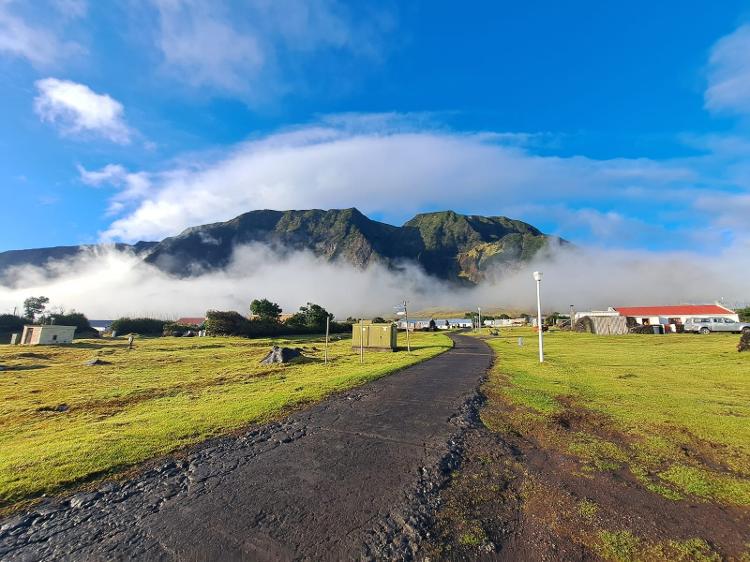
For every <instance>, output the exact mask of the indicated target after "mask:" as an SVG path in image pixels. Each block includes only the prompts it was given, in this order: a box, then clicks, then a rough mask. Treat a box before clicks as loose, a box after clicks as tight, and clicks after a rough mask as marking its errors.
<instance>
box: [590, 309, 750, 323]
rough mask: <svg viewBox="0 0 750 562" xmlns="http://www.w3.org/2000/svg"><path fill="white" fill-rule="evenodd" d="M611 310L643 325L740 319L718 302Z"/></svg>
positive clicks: (736, 320)
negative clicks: (696, 320) (692, 320)
mask: <svg viewBox="0 0 750 562" xmlns="http://www.w3.org/2000/svg"><path fill="white" fill-rule="evenodd" d="M613 310H615V311H616V312H617V313H618V314H619V315H620V316H625V317H628V318H635V320H636V322H638V323H639V324H644V325H647V324H649V325H654V324H684V323H685V322H686V321H687V320H688V318H729V319H730V320H733V321H735V322H739V320H740V317H739V316H738V315H737V313H736V312H734V311H733V310H730V309H728V308H725V307H723V306H721V305H719V304H681V305H676V306H616V307H614V309H613ZM576 316H577V315H576Z"/></svg>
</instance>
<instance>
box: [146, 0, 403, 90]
mask: <svg viewBox="0 0 750 562" xmlns="http://www.w3.org/2000/svg"><path fill="white" fill-rule="evenodd" d="M150 1H151V3H152V4H153V5H154V6H155V8H156V10H157V12H158V18H159V27H158V33H157V37H156V44H157V46H158V48H159V51H160V52H161V55H162V57H163V60H164V64H165V68H166V70H168V71H169V72H171V73H172V74H173V75H175V76H177V77H178V78H180V79H181V80H182V81H184V82H186V83H188V84H190V85H192V86H195V87H207V88H209V89H210V90H215V91H218V92H222V93H230V94H235V95H240V96H242V97H244V98H246V99H248V100H252V101H268V100H269V99H271V98H273V97H275V96H277V95H280V94H281V93H284V92H285V91H288V90H289V89H290V88H291V87H292V86H291V84H292V83H293V82H295V81H296V80H297V79H298V78H299V77H300V76H301V75H302V74H303V73H304V71H305V69H306V68H307V65H306V64H305V62H306V61H307V57H310V56H314V55H316V54H318V53H321V52H324V51H331V50H335V51H336V53H337V55H339V56H341V55H346V54H349V55H354V56H365V57H369V58H373V57H377V56H378V54H379V53H380V50H381V41H380V34H381V31H382V30H383V29H384V28H386V27H388V25H389V24H388V22H387V19H381V21H379V20H378V19H377V18H374V17H368V18H355V17H353V16H352V15H351V14H350V13H349V9H348V8H347V6H346V5H345V4H343V3H341V2H338V1H337V0H274V1H272V2H269V1H267V0H250V1H248V2H243V3H242V4H241V6H233V5H232V3H231V2H227V1H224V0H216V1H214V2H203V1H200V0H150ZM384 11H385V10H383V12H384Z"/></svg>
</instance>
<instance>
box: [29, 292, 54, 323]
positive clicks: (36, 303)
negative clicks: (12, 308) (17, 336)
mask: <svg viewBox="0 0 750 562" xmlns="http://www.w3.org/2000/svg"><path fill="white" fill-rule="evenodd" d="M48 303H49V299H48V298H47V297H29V298H27V299H26V300H25V301H23V310H24V313H25V314H26V318H28V319H29V320H31V321H32V322H33V321H34V319H35V318H36V317H37V316H41V315H42V313H44V309H45V308H47V304H48Z"/></svg>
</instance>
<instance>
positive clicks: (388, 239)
mask: <svg viewBox="0 0 750 562" xmlns="http://www.w3.org/2000/svg"><path fill="white" fill-rule="evenodd" d="M560 242H563V243H564V241H560V240H559V239H558V238H555V237H550V236H547V235H545V234H543V233H542V232H541V231H539V230H538V229H536V228H534V227H533V226H531V225H529V224H526V223H524V222H521V221H516V220H511V219H508V218H505V217H484V216H477V215H460V214H458V213H455V212H453V211H443V212H437V213H423V214H420V215H417V216H416V217H414V218H413V219H411V220H410V221H408V222H407V223H406V224H404V225H403V226H400V227H399V226H392V225H390V224H385V223H382V222H378V221H374V220H372V219H369V218H368V217H366V216H365V215H363V214H362V213H361V212H359V211H358V210H357V209H353V208H352V209H331V210H328V211H324V210H320V209H312V210H305V211H271V210H260V211H251V212H249V213H244V214H242V215H240V216H238V217H236V218H234V219H232V220H229V221H227V222H219V223H214V224H206V225H202V226H195V227H191V228H188V229H186V230H185V231H183V232H182V233H180V234H179V235H177V236H172V237H170V238H165V239H164V240H162V241H161V242H158V243H156V242H139V243H138V244H136V245H135V246H128V245H125V244H121V245H118V246H117V247H118V249H128V250H131V251H135V252H137V253H138V254H139V255H142V256H143V258H144V259H145V261H146V262H148V263H151V264H153V265H155V266H156V267H158V268H159V269H161V270H163V271H166V272H168V273H170V274H172V275H177V276H181V277H183V276H191V275H196V274H199V273H201V272H204V271H211V270H216V269H221V268H224V267H226V266H227V265H229V263H230V262H231V260H232V256H233V253H234V250H235V249H236V248H237V247H239V246H242V245H246V244H251V243H260V244H264V245H267V246H270V247H271V248H273V250H274V251H275V252H277V253H279V254H284V253H286V252H289V251H295V250H297V251H302V250H308V251H312V252H313V253H314V254H315V255H316V256H318V257H320V258H321V259H324V260H327V261H331V262H342V263H348V264H351V265H354V266H355V267H358V268H366V267H368V266H369V265H370V264H373V263H380V264H382V265H385V266H386V267H390V268H399V267H402V266H403V265H404V264H410V263H415V264H418V265H419V266H420V267H421V268H422V269H424V271H425V272H427V273H428V274H430V275H433V276H435V277H438V278H440V279H445V280H448V281H453V282H458V283H465V284H471V283H477V282H479V281H481V280H482V279H483V278H484V277H485V276H486V275H487V274H488V272H494V271H497V270H498V269H499V270H500V271H503V270H507V269H509V268H514V267H517V266H518V264H519V263H522V262H525V261H528V260H530V259H531V258H532V257H533V256H534V255H535V254H536V253H537V252H538V251H540V250H541V249H543V248H545V247H547V245H548V244H550V243H555V244H556V243H560ZM86 248H90V246H69V247H63V248H39V249H35V250H16V251H9V252H0V282H3V280H4V279H5V280H6V282H7V280H8V279H9V276H8V271H10V268H12V267H14V266H19V265H26V264H29V265H35V266H44V265H45V264H46V263H47V262H49V261H50V260H68V259H72V258H73V257H74V256H75V255H77V254H78V252H80V251H81V250H83V249H86Z"/></svg>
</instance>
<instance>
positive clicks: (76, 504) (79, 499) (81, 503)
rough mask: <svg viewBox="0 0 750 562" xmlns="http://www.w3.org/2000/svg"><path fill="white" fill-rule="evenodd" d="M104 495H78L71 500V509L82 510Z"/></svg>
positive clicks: (95, 493)
mask: <svg viewBox="0 0 750 562" xmlns="http://www.w3.org/2000/svg"><path fill="white" fill-rule="evenodd" d="M100 497H102V495H101V494H100V493H99V492H91V493H88V494H76V495H75V496H73V497H72V498H70V507H72V508H81V507H86V506H87V505H90V504H92V503H94V502H95V501H96V500H98V499H99V498H100Z"/></svg>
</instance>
